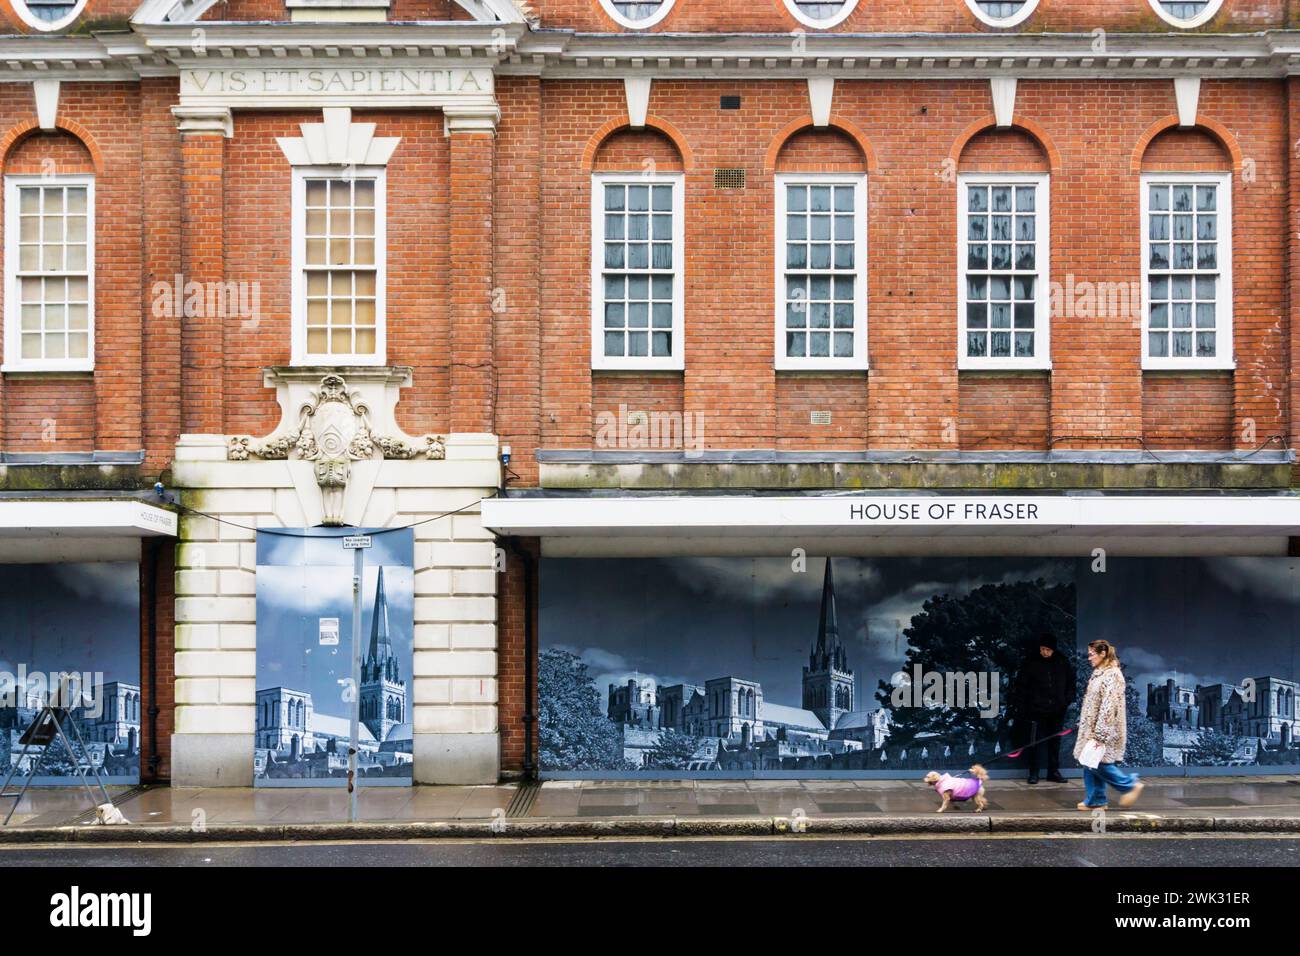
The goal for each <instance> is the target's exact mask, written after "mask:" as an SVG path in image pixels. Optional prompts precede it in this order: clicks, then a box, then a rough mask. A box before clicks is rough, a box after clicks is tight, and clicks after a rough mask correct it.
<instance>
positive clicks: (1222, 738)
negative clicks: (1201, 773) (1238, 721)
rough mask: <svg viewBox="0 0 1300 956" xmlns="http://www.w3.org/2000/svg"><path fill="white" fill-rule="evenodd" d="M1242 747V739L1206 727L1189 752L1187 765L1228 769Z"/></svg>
mask: <svg viewBox="0 0 1300 956" xmlns="http://www.w3.org/2000/svg"><path fill="white" fill-rule="evenodd" d="M1240 746H1241V738H1240V737H1238V736H1236V735H1234V734H1225V733H1223V732H1222V731H1218V730H1215V729H1214V728H1212V727H1205V728H1203V729H1202V730H1201V732H1200V734H1198V735H1197V737H1196V743H1195V744H1194V745H1193V746H1192V747H1191V748H1190V749H1189V750H1188V751H1187V756H1186V763H1187V764H1188V765H1189V766H1193V767H1228V766H1231V765H1232V759H1233V757H1234V756H1235V755H1236V753H1237V749H1238V748H1239V747H1240Z"/></svg>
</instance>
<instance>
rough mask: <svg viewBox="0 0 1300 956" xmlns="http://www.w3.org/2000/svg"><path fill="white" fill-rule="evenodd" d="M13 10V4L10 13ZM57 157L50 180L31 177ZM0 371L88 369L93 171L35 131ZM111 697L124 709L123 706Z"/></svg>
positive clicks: (17, 211)
mask: <svg viewBox="0 0 1300 956" xmlns="http://www.w3.org/2000/svg"><path fill="white" fill-rule="evenodd" d="M18 6H19V5H16V6H15V9H17V8H18ZM47 156H55V157H59V159H57V160H56V163H55V170H54V173H53V174H52V175H47V174H45V173H43V172H39V171H38V170H39V169H40V166H39V165H38V164H40V163H41V162H43V161H44V159H45V157H47ZM4 188H5V224H4V230H5V249H6V251H7V252H8V254H9V255H8V261H7V262H6V267H5V273H6V275H5V290H4V292H5V294H4V313H5V315H4V320H5V367H6V368H10V367H11V366H12V367H13V368H14V369H15V370H21V371H90V370H92V369H93V368H94V342H93V339H94V287H93V284H94V262H95V245H94V218H95V217H94V212H95V199H94V196H95V176H94V167H93V164H92V162H91V159H90V155H89V153H88V152H87V151H86V149H85V146H84V144H82V143H81V142H80V141H79V140H77V139H75V138H74V137H72V136H70V135H68V134H65V133H62V132H58V133H38V134H35V135H32V136H30V137H27V138H26V139H24V140H23V141H22V142H21V143H19V144H18V145H17V146H16V147H15V148H14V150H13V151H12V152H10V154H9V155H8V156H7V157H6V158H5V177H4ZM124 698H125V694H123V695H122V697H119V698H117V700H118V703H119V704H120V705H121V706H122V707H125V706H127V704H128V701H127V700H125V699H124Z"/></svg>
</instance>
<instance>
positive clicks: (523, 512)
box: [483, 491, 1300, 557]
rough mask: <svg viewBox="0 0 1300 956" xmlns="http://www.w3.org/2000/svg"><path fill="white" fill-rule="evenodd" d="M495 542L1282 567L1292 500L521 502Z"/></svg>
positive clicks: (583, 496)
mask: <svg viewBox="0 0 1300 956" xmlns="http://www.w3.org/2000/svg"><path fill="white" fill-rule="evenodd" d="M483 523H484V525H485V526H486V527H487V528H488V529H489V530H492V531H495V532H496V533H497V534H501V535H518V536H522V537H538V538H540V539H541V541H542V553H543V554H544V555H547V556H555V557H575V556H609V557H617V556H628V557H634V556H643V555H673V554H680V555H702V554H703V555H781V554H784V555H788V554H790V553H791V551H792V550H793V549H795V548H803V549H804V550H805V551H806V552H807V553H809V554H827V555H837V556H838V555H904V556H907V555H915V556H922V555H935V554H942V555H988V556H994V555H1036V556H1088V555H1091V554H1093V553H1094V552H1095V551H1096V549H1099V548H1100V549H1103V550H1104V551H1105V552H1106V553H1107V554H1111V555H1116V556H1121V555H1125V556H1142V555H1149V556H1165V555H1169V556H1174V555H1219V554H1227V555H1286V554H1287V553H1288V544H1289V541H1290V539H1291V538H1295V537H1300V495H1296V494H1293V493H1290V492H1277V493H1260V494H1226V493H1225V494H1144V493H1133V494H1108V493H1101V492H1077V493H1062V494H1016V493H1006V494H990V493H976V494H926V493H901V492H900V493H861V492H847V493H822V494H808V495H798V496H783V495H755V494H726V493H720V494H672V493H664V494H659V493H641V494H629V493H626V492H623V493H620V492H610V493H608V494H606V493H601V492H587V493H575V492H559V493H557V492H545V491H543V492H538V493H527V492H525V493H515V494H514V495H512V496H510V497H503V498H499V499H496V500H493V501H486V502H484V504H483Z"/></svg>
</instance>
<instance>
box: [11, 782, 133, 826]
mask: <svg viewBox="0 0 1300 956" xmlns="http://www.w3.org/2000/svg"><path fill="white" fill-rule="evenodd" d="M148 789H149V787H148V785H147V784H138V785H136V786H134V787H132V788H131V789H130V790H123V791H122V792H121V793H116V794H110V796H111V797H112V798H113V806H115V807H121V806H122V804H124V803H126V802H127V801H128V800H134V799H135V798H136V797H138V796H140V794H142V793H144V792H145V791H146V790H148ZM27 822H28V823H31V822H32V821H31V820H29V821H27ZM94 822H95V811H94V810H93V809H91V810H85V811H83V812H81V813H79V814H77V815H76V816H75V817H73V818H72V819H71V820H65V821H62V822H61V823H60V824H59V825H60V826H65V827H67V826H72V827H80V826H86V825H88V824H91V823H94Z"/></svg>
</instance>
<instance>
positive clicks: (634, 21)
mask: <svg viewBox="0 0 1300 956" xmlns="http://www.w3.org/2000/svg"><path fill="white" fill-rule="evenodd" d="M674 2H675V0H600V3H601V6H602V7H604V9H605V12H606V13H607V14H609V16H610V19H612V20H613V21H614V22H615V23H617V24H618V25H619V26H621V27H627V28H628V29H629V30H645V29H647V28H649V27H652V26H654V25H655V24H656V23H658V22H659V21H660V20H662V19H663V18H664V17H666V16H668V11H669V10H671V9H672V8H673V3H674Z"/></svg>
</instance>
